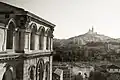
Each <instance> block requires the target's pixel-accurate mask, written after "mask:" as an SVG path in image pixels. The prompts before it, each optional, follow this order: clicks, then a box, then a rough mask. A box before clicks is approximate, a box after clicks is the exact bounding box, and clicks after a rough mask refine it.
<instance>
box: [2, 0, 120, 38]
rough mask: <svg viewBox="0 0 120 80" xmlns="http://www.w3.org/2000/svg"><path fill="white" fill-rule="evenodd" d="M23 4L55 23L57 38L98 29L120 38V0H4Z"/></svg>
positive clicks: (27, 8)
mask: <svg viewBox="0 0 120 80" xmlns="http://www.w3.org/2000/svg"><path fill="white" fill-rule="evenodd" d="M1 1H3V2H7V3H10V4H12V5H15V6H18V7H21V8H24V9H25V10H28V11H30V12H32V13H35V14H37V15H38V16H40V17H42V18H44V19H46V20H48V21H50V22H52V23H54V24H55V25H56V27H55V31H54V36H55V37H56V38H60V39H61V38H69V37H73V36H77V35H80V34H84V33H85V32H87V31H88V29H89V28H92V26H94V28H95V31H96V32H98V33H100V34H105V35H107V36H110V37H113V38H120V0H1Z"/></svg>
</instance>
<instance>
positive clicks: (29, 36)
mask: <svg viewBox="0 0 120 80" xmlns="http://www.w3.org/2000/svg"><path fill="white" fill-rule="evenodd" d="M30 39H31V33H29V34H28V51H30Z"/></svg>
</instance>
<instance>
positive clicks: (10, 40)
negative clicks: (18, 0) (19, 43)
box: [6, 19, 16, 49]
mask: <svg viewBox="0 0 120 80" xmlns="http://www.w3.org/2000/svg"><path fill="white" fill-rule="evenodd" d="M15 28H16V24H15V22H14V20H13V19H10V21H9V22H8V25H7V41H6V49H12V48H13V44H14V42H13V37H14V32H15Z"/></svg>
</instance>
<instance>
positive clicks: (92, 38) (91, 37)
mask: <svg viewBox="0 0 120 80" xmlns="http://www.w3.org/2000/svg"><path fill="white" fill-rule="evenodd" d="M56 41H57V42H60V44H61V45H65V44H67V43H70V42H74V43H76V44H78V45H85V44H86V43H88V42H118V43H119V42H120V39H114V38H111V37H108V36H105V35H102V34H98V33H97V32H94V29H93V28H92V30H89V31H88V32H87V33H85V34H82V35H78V36H75V37H71V38H69V39H54V42H56Z"/></svg>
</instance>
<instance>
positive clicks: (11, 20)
mask: <svg viewBox="0 0 120 80" xmlns="http://www.w3.org/2000/svg"><path fill="white" fill-rule="evenodd" d="M11 22H12V23H13V24H14V26H15V27H16V23H15V20H14V19H13V18H11V19H10V20H9V21H8V24H7V25H6V28H7V29H8V28H9V24H10V23H11Z"/></svg>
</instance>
